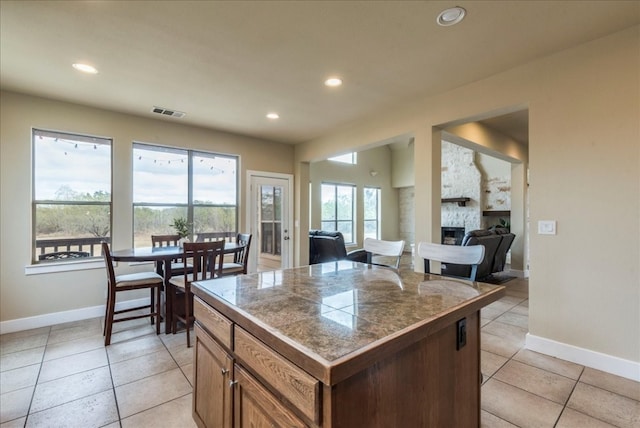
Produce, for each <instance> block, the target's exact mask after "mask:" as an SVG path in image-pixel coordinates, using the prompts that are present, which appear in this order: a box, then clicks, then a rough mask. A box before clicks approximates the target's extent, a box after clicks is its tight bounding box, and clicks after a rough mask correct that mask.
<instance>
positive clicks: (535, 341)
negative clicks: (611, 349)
mask: <svg viewBox="0 0 640 428" xmlns="http://www.w3.org/2000/svg"><path fill="white" fill-rule="evenodd" d="M525 348H527V349H529V350H531V351H535V352H540V353H541V354H545V355H550V356H552V357H557V358H561V359H563V360H566V361H571V362H572V363H576V364H580V365H582V366H587V367H591V368H592V369H596V370H600V371H603V372H607V373H611V374H614V375H616V376H621V377H624V378H627V379H631V380H635V381H636V382H640V362H636V361H630V360H625V359H623V358H618V357H614V356H612V355H607V354H602V353H600V352H596V351H591V350H589V349H584V348H578V347H577V346H573V345H568V344H566V343H562V342H556V341H555V340H551V339H546V338H544V337H540V336H534V335H532V334H530V333H527V337H526V342H525Z"/></svg>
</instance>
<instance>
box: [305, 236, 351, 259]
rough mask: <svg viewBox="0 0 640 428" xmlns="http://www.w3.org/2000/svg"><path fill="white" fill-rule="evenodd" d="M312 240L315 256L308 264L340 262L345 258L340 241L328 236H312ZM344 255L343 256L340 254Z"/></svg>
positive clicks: (344, 251)
mask: <svg viewBox="0 0 640 428" xmlns="http://www.w3.org/2000/svg"><path fill="white" fill-rule="evenodd" d="M310 239H312V240H313V246H314V251H315V255H314V258H313V261H311V260H309V262H310V263H325V262H333V261H336V260H341V259H343V258H344V256H346V253H347V252H346V250H345V249H344V244H341V243H340V240H338V239H336V238H334V237H330V236H314V237H312V238H310ZM342 253H344V255H343V254H342Z"/></svg>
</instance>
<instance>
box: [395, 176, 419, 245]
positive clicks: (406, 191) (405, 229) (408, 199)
mask: <svg viewBox="0 0 640 428" xmlns="http://www.w3.org/2000/svg"><path fill="white" fill-rule="evenodd" d="M398 202H399V208H400V214H399V216H400V239H403V240H404V242H405V250H409V248H410V246H411V244H414V243H415V233H414V231H415V226H414V224H415V223H414V212H415V209H414V207H415V205H414V204H415V188H414V187H413V186H411V187H401V188H399V189H398Z"/></svg>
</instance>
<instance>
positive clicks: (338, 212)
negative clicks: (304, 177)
mask: <svg viewBox="0 0 640 428" xmlns="http://www.w3.org/2000/svg"><path fill="white" fill-rule="evenodd" d="M321 198H322V230H335V231H339V232H342V235H343V236H344V242H345V243H349V244H350V243H353V242H355V236H354V233H353V217H354V208H353V202H354V200H355V186H352V185H348V184H322V188H321Z"/></svg>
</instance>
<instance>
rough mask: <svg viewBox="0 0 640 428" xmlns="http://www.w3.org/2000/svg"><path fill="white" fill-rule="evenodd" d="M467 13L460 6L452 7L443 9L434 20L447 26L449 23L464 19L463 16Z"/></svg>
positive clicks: (452, 23) (453, 23)
mask: <svg viewBox="0 0 640 428" xmlns="http://www.w3.org/2000/svg"><path fill="white" fill-rule="evenodd" d="M466 14H467V11H466V10H464V9H463V8H461V7H460V6H456V7H452V8H449V9H445V10H443V11H442V12H440V14H438V17H437V18H436V22H437V23H438V25H441V26H443V27H449V26H451V25H456V24H457V23H458V22H460V21H462V20H463V19H464V16H465V15H466Z"/></svg>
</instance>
